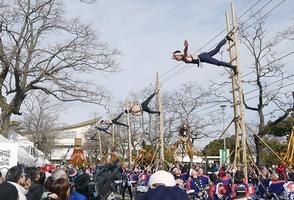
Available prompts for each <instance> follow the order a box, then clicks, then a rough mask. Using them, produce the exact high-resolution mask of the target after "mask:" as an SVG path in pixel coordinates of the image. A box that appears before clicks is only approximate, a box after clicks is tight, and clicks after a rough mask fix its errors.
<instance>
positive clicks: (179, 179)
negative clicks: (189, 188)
mask: <svg viewBox="0 0 294 200" xmlns="http://www.w3.org/2000/svg"><path fill="white" fill-rule="evenodd" d="M171 172H172V174H173V175H174V179H175V181H176V185H177V186H178V187H180V188H182V189H184V188H185V184H184V183H185V182H186V178H185V175H182V171H181V170H180V168H178V167H174V168H172V170H171Z"/></svg>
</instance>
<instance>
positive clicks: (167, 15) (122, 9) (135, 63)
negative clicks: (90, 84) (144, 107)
mask: <svg viewBox="0 0 294 200" xmlns="http://www.w3.org/2000/svg"><path fill="white" fill-rule="evenodd" d="M65 2H66V3H65V8H64V9H65V11H66V13H65V15H67V16H69V17H79V18H80V19H81V20H82V21H83V22H85V23H91V24H93V26H94V27H95V28H96V29H97V33H98V34H99V36H100V38H101V40H102V41H106V42H108V43H109V44H110V46H111V47H113V48H117V49H119V50H120V51H121V53H122V54H121V55H120V56H118V57H117V61H118V62H119V63H120V69H121V70H120V71H119V72H116V73H112V74H101V73H97V75H95V77H91V79H93V81H95V82H97V84H102V85H104V86H105V87H106V88H107V89H108V90H109V91H110V92H111V94H112V97H113V101H114V102H116V101H123V100H124V99H125V98H126V97H127V96H128V94H129V93H130V92H132V91H133V92H134V91H139V90H141V89H142V88H144V87H145V86H147V85H148V84H149V83H152V82H153V81H154V79H155V75H156V72H159V74H160V75H162V74H164V73H165V72H167V71H168V70H169V69H171V68H173V67H174V66H176V65H177V64H178V63H176V62H175V61H173V60H172V59H171V52H173V51H174V50H176V49H182V48H183V41H184V40H185V39H187V40H188V41H189V44H190V50H191V52H195V51H196V50H197V49H199V48H200V47H201V46H202V45H203V44H205V43H206V42H207V41H209V40H210V39H211V38H213V37H214V36H215V35H216V34H217V33H219V32H220V31H221V30H222V29H224V28H225V16H224V12H225V10H226V9H227V8H229V3H230V1H228V0H210V1H207V0H194V1H192V0H190V1H188V0H181V1H179V0H178V1H175V0H169V1H167V0H156V1H155V0H153V1H151V0H99V1H97V3H94V4H84V3H80V2H79V1H78V0H66V1H65ZM255 2H257V0H251V1H247V0H236V10H237V15H238V16H239V15H240V14H241V13H243V12H244V11H245V10H246V9H247V8H248V7H249V6H251V5H253V4H254V3H255ZM267 2H268V0H263V1H260V3H259V4H258V5H257V6H256V9H257V8H260V6H262V5H265V4H266V3H267ZM277 2H279V1H278V0H275V1H273V2H272V3H271V4H269V5H268V7H266V8H265V10H266V9H267V10H269V9H271V8H272V7H273V6H274V5H276V4H277ZM293 13H294V4H293V1H292V0H286V1H285V2H284V3H283V4H282V5H281V6H280V7H279V8H278V9H277V10H275V11H274V13H273V15H272V16H271V17H270V19H269V20H270V21H271V24H270V26H269V28H270V30H272V31H273V32H275V31H277V30H281V29H282V28H283V27H285V26H286V25H288V24H290V23H292V24H293V23H294V20H293V19H294V14H293ZM246 18H247V17H246V16H244V18H243V19H246ZM222 37H224V34H223V35H221V36H219V37H218V38H216V40H214V41H213V42H212V43H210V44H209V45H208V46H207V47H205V49H203V50H209V49H210V48H211V47H213V46H214V44H215V43H217V42H218V41H219V40H221V39H222ZM292 46H293V44H285V45H284V46H283V48H281V52H279V53H281V55H283V52H288V51H290V50H292V49H291V47H292ZM240 55H241V57H242V56H244V57H243V58H246V54H245V53H244V52H242V51H241V50H240ZM223 59H224V60H226V59H228V57H227V56H226V55H224V57H223ZM289 60H292V61H293V56H292V58H291V57H290V58H289V59H288V61H289ZM246 61H247V60H246V59H243V60H242V58H241V63H242V62H243V63H244V64H245V63H246ZM285 62H287V61H285ZM183 66H184V65H183ZM248 70H249V69H247V68H246V67H244V68H242V69H241V73H244V74H245V73H246V71H248ZM176 71H177V70H175V72H176ZM287 71H288V72H289V73H291V72H292V73H293V72H294V70H293V69H291V68H290V67H288V68H287ZM223 72H224V69H223V68H219V67H213V66H211V65H208V64H205V65H204V67H203V68H197V67H196V66H193V65H191V66H189V67H187V70H186V71H185V72H183V73H181V74H179V75H178V76H176V77H174V78H172V79H170V80H168V81H165V82H163V88H162V89H163V90H164V91H171V90H175V89H177V88H179V87H180V85H181V84H183V83H186V82H188V81H192V82H196V83H198V84H199V85H202V86H203V87H207V85H208V83H209V82H210V81H211V80H213V81H221V79H223V78H226V77H222V76H221V74H222V73H223ZM171 74H172V73H170V75H171ZM167 78H168V76H165V77H163V80H164V79H167ZM64 107H65V108H66V109H65V110H63V111H62V114H60V116H61V117H60V122H61V123H67V124H70V123H78V122H81V121H85V120H88V119H90V118H91V117H93V113H94V112H98V113H101V114H102V113H104V110H103V109H102V108H100V107H97V106H95V105H91V104H83V103H79V102H76V103H67V104H65V105H64ZM77 113H78V114H77Z"/></svg>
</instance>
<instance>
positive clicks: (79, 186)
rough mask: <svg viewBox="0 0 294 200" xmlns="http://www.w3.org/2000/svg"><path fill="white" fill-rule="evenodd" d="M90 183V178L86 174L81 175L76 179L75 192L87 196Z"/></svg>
mask: <svg viewBox="0 0 294 200" xmlns="http://www.w3.org/2000/svg"><path fill="white" fill-rule="evenodd" d="M90 181H91V178H90V176H89V175H88V174H82V175H81V176H79V177H78V178H77V179H76V184H75V185H76V191H77V192H78V193H80V194H82V195H85V196H88V194H89V188H88V184H89V182H90Z"/></svg>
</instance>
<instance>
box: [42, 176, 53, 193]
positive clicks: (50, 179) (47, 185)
mask: <svg viewBox="0 0 294 200" xmlns="http://www.w3.org/2000/svg"><path fill="white" fill-rule="evenodd" d="M54 180H55V179H54V178H53V176H49V177H48V178H47V179H46V181H45V183H44V188H45V191H46V192H49V191H51V185H52V184H53V182H54Z"/></svg>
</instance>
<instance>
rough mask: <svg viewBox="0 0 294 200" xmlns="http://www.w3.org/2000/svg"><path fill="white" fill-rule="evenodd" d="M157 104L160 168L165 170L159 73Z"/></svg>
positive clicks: (157, 77) (157, 78)
mask: <svg viewBox="0 0 294 200" xmlns="http://www.w3.org/2000/svg"><path fill="white" fill-rule="evenodd" d="M156 90H157V94H156V97H157V98H156V100H157V101H156V103H157V109H158V111H159V112H160V115H159V144H160V152H159V168H160V169H163V164H164V140H163V138H164V129H163V112H162V102H161V96H160V83H159V75H158V72H157V73H156Z"/></svg>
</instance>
